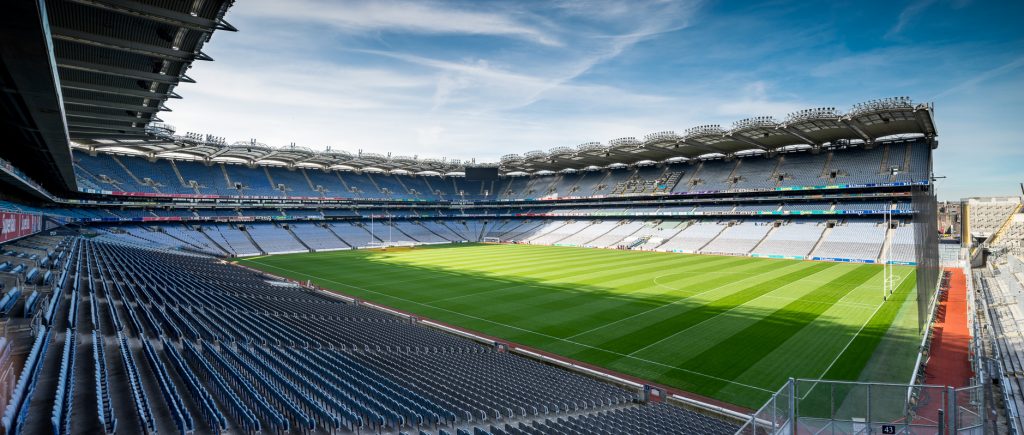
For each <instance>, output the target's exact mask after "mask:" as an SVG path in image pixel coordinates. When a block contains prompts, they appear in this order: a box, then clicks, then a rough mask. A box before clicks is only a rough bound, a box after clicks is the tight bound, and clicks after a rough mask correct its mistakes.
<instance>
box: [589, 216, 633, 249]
mask: <svg viewBox="0 0 1024 435" xmlns="http://www.w3.org/2000/svg"><path fill="white" fill-rule="evenodd" d="M627 223H629V221H627V220H622V221H619V224H618V225H616V226H614V227H611V228H609V229H608V231H605V232H603V233H601V234H600V235H598V236H597V237H594V238H592V239H590V240H587V241H586V243H583V244H582V245H581V246H587V245H590V244H591V243H593V242H594V240H597V239H600V238H602V237H604V236H605V234H608V233H610V232H612V231H614V230H615V229H616V228H618V227H621V226H623V225H625V224H627ZM591 225H593V224H591ZM637 231H639V230H637ZM626 237H629V236H626ZM624 238H625V237H624ZM619 240H622V239H619ZM619 240H616V242H618V241H619ZM612 245H614V243H612Z"/></svg>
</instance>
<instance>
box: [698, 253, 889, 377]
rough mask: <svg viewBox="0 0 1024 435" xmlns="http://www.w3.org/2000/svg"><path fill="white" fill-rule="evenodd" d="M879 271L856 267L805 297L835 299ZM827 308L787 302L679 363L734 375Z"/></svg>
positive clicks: (759, 358) (737, 374)
mask: <svg viewBox="0 0 1024 435" xmlns="http://www.w3.org/2000/svg"><path fill="white" fill-rule="evenodd" d="M879 272H880V271H879V270H878V269H877V268H874V267H871V266H860V267H857V268H856V269H853V270H851V271H849V272H847V273H846V274H844V275H842V276H840V277H838V278H836V279H834V280H832V281H831V282H829V283H828V284H825V285H822V286H820V287H818V288H817V289H815V290H814V291H813V292H811V293H810V294H809V295H807V296H806V297H807V298H808V299H812V300H813V299H835V300H838V299H839V298H842V297H843V296H845V295H846V294H848V293H849V292H851V291H853V289H855V288H857V287H859V286H860V285H861V284H863V283H865V282H867V280H869V279H871V277H872V276H875V275H876V274H878V273H879ZM827 309H828V307H826V306H822V305H820V304H808V303H805V302H804V301H803V300H797V301H793V302H790V303H789V304H786V305H785V306H783V307H782V308H780V309H779V310H777V311H776V312H774V313H772V314H771V315H769V316H768V317H765V318H763V319H761V320H760V321H758V322H757V323H754V324H753V325H750V326H748V327H747V328H745V329H743V330H742V331H740V332H738V333H736V334H734V335H733V336H731V337H730V338H728V339H726V340H724V341H722V342H719V343H718V344H717V345H715V346H714V347H712V348H711V349H708V350H706V351H704V352H701V353H700V354H697V355H693V356H691V357H690V358H689V359H688V360H687V361H686V362H684V363H683V364H682V366H683V367H685V368H688V369H690V370H696V371H701V370H707V369H709V368H714V369H715V371H716V373H721V374H723V376H722V377H724V378H726V379H732V378H735V377H736V376H739V375H741V374H743V372H745V371H746V370H747V369H749V368H750V367H751V366H752V365H754V364H756V363H757V361H760V360H761V358H764V356H765V355H768V353H770V352H771V351H772V350H774V349H775V348H776V347H778V346H780V345H781V344H782V343H784V342H785V341H786V340H788V339H789V338H790V337H792V336H793V335H794V334H796V333H797V332H798V331H800V330H801V329H803V328H804V327H806V326H807V325H809V324H811V323H812V322H814V321H815V320H817V318H818V316H820V315H821V314H822V313H824V312H825V311H826V310H827ZM740 353H742V354H743V356H744V358H743V359H737V358H735V355H737V354H740ZM725 385H726V384H725V383H722V382H717V383H716V382H707V383H705V385H703V386H702V388H703V389H704V391H705V392H708V391H716V392H717V391H718V390H719V389H721V388H722V387H724V386H725Z"/></svg>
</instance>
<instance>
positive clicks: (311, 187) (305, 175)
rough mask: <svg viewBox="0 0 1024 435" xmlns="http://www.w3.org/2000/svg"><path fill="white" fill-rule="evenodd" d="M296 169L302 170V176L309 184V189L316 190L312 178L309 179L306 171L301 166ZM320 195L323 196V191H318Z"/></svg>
mask: <svg viewBox="0 0 1024 435" xmlns="http://www.w3.org/2000/svg"><path fill="white" fill-rule="evenodd" d="M296 170H297V171H299V172H302V178H305V179H306V183H307V184H309V190H312V191H314V192H316V191H317V190H316V185H314V184H313V180H310V179H309V174H307V173H306V170H305V169H303V168H298V169H296ZM320 196H323V192H320Z"/></svg>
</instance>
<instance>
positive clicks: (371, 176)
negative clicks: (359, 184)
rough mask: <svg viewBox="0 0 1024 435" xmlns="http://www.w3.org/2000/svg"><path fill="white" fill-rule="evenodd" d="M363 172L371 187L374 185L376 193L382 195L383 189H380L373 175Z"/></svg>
mask: <svg viewBox="0 0 1024 435" xmlns="http://www.w3.org/2000/svg"><path fill="white" fill-rule="evenodd" d="M363 174H364V175H366V178H367V179H368V180H370V184H373V187H375V188H376V189H377V193H379V194H381V195H383V194H384V191H383V190H381V189H380V185H379V184H377V180H374V179H373V175H372V174H370V173H369V172H364V173H363Z"/></svg>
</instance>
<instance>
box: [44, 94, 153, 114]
mask: <svg viewBox="0 0 1024 435" xmlns="http://www.w3.org/2000/svg"><path fill="white" fill-rule="evenodd" d="M68 104H71V105H75V106H89V107H103V108H107V109H121V110H129V111H132V112H142V113H156V112H158V111H160V110H162V109H161V108H159V107H146V106H143V105H136V104H124V103H111V102H109V101H102V100H88V99H82V98H67V97H65V98H64V105H65V106H66V105H68Z"/></svg>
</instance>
